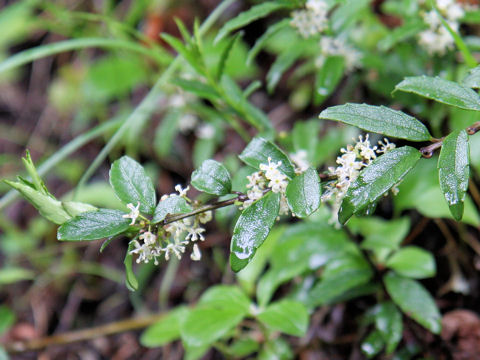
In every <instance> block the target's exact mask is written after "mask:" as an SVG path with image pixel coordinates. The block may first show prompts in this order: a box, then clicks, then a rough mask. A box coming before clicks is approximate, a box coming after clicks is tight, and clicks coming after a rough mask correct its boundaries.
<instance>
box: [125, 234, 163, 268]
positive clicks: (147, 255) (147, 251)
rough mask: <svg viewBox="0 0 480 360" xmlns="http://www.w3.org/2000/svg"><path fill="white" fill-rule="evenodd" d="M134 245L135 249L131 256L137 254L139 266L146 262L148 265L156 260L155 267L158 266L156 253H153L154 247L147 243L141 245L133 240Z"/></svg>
mask: <svg viewBox="0 0 480 360" xmlns="http://www.w3.org/2000/svg"><path fill="white" fill-rule="evenodd" d="M133 245H134V246H135V249H133V250H131V251H130V254H131V255H133V254H136V255H138V257H137V264H139V263H141V262H144V263H145V264H146V263H148V262H149V261H150V260H152V259H154V261H155V265H158V261H157V259H156V257H155V256H156V255H157V254H156V252H154V251H152V250H153V249H152V247H151V246H150V245H148V244H146V243H143V244H140V243H139V242H138V241H137V240H133Z"/></svg>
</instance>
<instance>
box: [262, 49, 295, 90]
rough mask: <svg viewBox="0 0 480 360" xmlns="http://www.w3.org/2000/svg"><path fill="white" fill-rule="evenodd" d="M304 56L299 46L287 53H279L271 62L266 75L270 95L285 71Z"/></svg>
mask: <svg viewBox="0 0 480 360" xmlns="http://www.w3.org/2000/svg"><path fill="white" fill-rule="evenodd" d="M303 54H304V49H303V47H302V46H299V44H296V46H295V47H292V48H291V49H290V50H289V51H285V52H283V53H281V54H280V55H279V56H278V57H277V58H276V59H275V61H274V62H273V64H272V66H271V67H270V70H268V73H267V90H268V92H269V93H270V94H271V93H273V90H275V87H276V86H277V84H278V82H279V81H280V79H281V78H282V75H283V73H284V72H285V71H287V70H288V68H290V67H291V66H292V65H293V64H294V63H295V61H297V60H298V59H299V58H300V57H301V56H302V55H303Z"/></svg>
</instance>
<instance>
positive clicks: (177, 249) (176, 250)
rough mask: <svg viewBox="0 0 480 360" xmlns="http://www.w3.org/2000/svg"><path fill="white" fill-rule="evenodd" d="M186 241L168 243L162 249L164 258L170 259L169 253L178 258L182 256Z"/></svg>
mask: <svg viewBox="0 0 480 360" xmlns="http://www.w3.org/2000/svg"><path fill="white" fill-rule="evenodd" d="M186 243H188V242H181V243H170V244H168V245H167V246H166V247H165V248H163V249H162V251H164V252H165V260H167V261H168V260H170V254H174V255H175V256H176V257H177V259H178V260H180V259H181V258H182V254H183V253H184V252H185V244H186Z"/></svg>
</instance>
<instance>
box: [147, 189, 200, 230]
mask: <svg viewBox="0 0 480 360" xmlns="http://www.w3.org/2000/svg"><path fill="white" fill-rule="evenodd" d="M192 210H193V209H192V207H191V206H190V205H188V204H187V201H186V200H185V199H184V198H182V197H180V196H178V195H173V196H170V197H168V198H166V199H165V200H160V202H159V203H158V205H157V207H156V208H155V213H154V215H153V219H152V221H151V223H152V224H158V223H159V222H160V221H162V220H164V219H165V218H166V217H167V215H173V214H186V213H188V212H190V211H192Z"/></svg>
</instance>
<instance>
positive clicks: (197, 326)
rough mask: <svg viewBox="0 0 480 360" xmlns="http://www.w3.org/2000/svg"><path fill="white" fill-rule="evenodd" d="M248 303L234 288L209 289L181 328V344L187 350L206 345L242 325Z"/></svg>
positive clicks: (218, 287)
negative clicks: (184, 345) (183, 343)
mask: <svg viewBox="0 0 480 360" xmlns="http://www.w3.org/2000/svg"><path fill="white" fill-rule="evenodd" d="M249 306H250V301H249V300H248V298H247V297H246V296H245V295H244V294H243V293H242V292H241V291H240V290H239V289H238V288H236V287H234V286H216V287H214V288H211V289H209V290H208V291H207V292H206V293H205V294H204V295H202V297H201V298H200V301H199V303H198V305H197V307H196V308H194V309H193V310H191V311H189V313H188V314H187V316H186V318H185V320H184V321H183V322H182V325H181V330H180V332H181V335H182V340H183V341H184V342H185V343H186V345H187V346H188V347H201V346H204V345H209V344H212V343H213V342H215V341H216V340H218V339H220V338H221V337H223V336H224V335H226V334H227V333H228V332H229V331H230V330H231V329H232V328H234V327H235V326H236V325H238V324H239V323H240V321H242V319H243V318H244V317H245V315H247V313H248V311H249Z"/></svg>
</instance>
